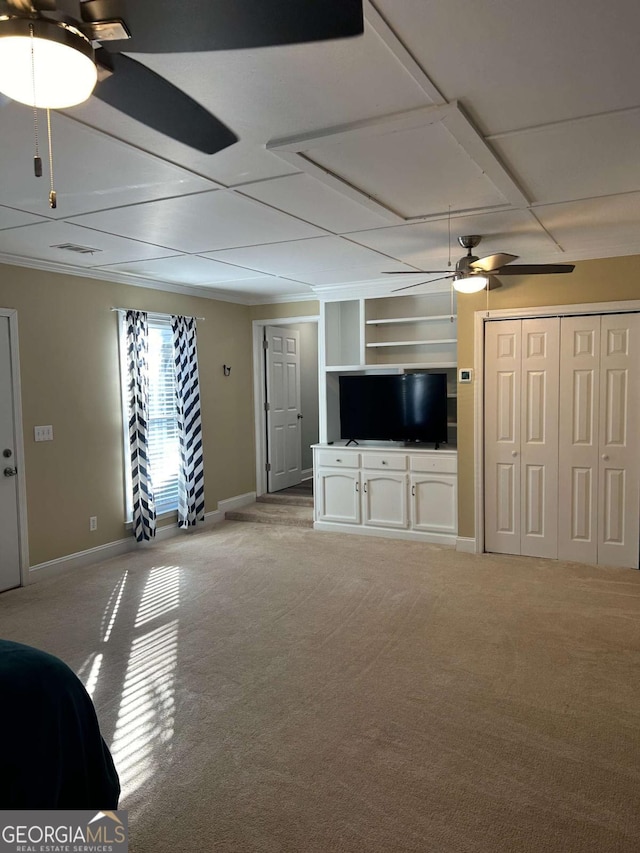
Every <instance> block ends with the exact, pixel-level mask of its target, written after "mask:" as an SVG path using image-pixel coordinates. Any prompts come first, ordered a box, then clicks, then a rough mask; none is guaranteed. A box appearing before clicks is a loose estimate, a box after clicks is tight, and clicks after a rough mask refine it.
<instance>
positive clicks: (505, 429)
mask: <svg viewBox="0 0 640 853" xmlns="http://www.w3.org/2000/svg"><path fill="white" fill-rule="evenodd" d="M521 333H522V321H521V320H505V321H503V322H500V323H485V385H484V387H485V460H484V464H485V469H484V470H485V548H486V550H487V551H493V552H496V553H498V554H519V553H520V527H521V511H520V507H521V502H520V491H521V490H520V420H521V418H520V406H521V403H520V398H521V393H520V389H521V356H520V345H521V337H522V334H521Z"/></svg>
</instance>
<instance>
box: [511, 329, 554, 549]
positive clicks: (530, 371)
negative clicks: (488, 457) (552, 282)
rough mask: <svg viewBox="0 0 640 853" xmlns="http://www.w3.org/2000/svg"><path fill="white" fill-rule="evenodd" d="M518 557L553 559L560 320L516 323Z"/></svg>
mask: <svg viewBox="0 0 640 853" xmlns="http://www.w3.org/2000/svg"><path fill="white" fill-rule="evenodd" d="M521 353H522V363H521V367H522V380H521V389H522V394H521V410H520V415H521V426H520V481H521V486H522V497H521V504H520V513H521V516H520V543H521V547H520V553H521V554H524V555H526V556H529V557H557V556H558V389H559V376H558V361H559V358H560V319H559V318H558V317H538V318H534V319H531V320H523V321H522V347H521Z"/></svg>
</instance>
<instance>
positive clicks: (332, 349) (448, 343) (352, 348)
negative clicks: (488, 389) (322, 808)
mask: <svg viewBox="0 0 640 853" xmlns="http://www.w3.org/2000/svg"><path fill="white" fill-rule="evenodd" d="M322 318H323V329H324V332H323V342H324V349H323V357H322V358H321V376H320V382H321V388H322V391H321V418H320V420H321V424H320V436H321V438H320V440H321V441H338V440H339V439H340V412H339V377H340V375H343V374H347V373H371V372H395V373H402V372H408V371H411V372H415V371H432V372H433V371H437V372H446V374H447V387H448V391H449V427H450V436H449V443H450V446H454V447H455V444H456V437H457V436H456V422H457V412H456V404H457V400H456V380H457V377H456V365H457V314H456V312H455V305H453V306H452V305H451V296H450V294H449V293H448V292H437V293H428V294H420V295H405V296H386V297H372V298H364V299H345V300H340V301H335V302H329V301H328V302H324V303H323V305H322Z"/></svg>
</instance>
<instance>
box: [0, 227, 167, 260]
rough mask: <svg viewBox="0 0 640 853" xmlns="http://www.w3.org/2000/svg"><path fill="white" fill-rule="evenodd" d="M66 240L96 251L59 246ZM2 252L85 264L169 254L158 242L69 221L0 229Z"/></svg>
mask: <svg viewBox="0 0 640 853" xmlns="http://www.w3.org/2000/svg"><path fill="white" fill-rule="evenodd" d="M65 243H70V244H72V245H74V246H81V247H84V248H87V249H93V250H95V251H94V252H93V253H87V254H80V253H77V252H72V251H69V250H67V249H59V248H55V247H56V246H59V245H61V244H65ZM0 252H3V253H6V254H9V255H18V256H20V257H26V258H37V259H38V260H43V261H51V262H52V263H57V264H68V265H70V266H77V267H83V268H85V267H94V266H97V265H98V264H109V263H111V264H113V263H118V262H124V261H133V260H139V259H142V258H159V257H162V256H163V255H166V254H167V252H166V250H165V249H161V248H159V247H158V246H149V245H147V244H145V243H137V242H136V241H135V240H127V239H125V238H123V237H113V236H111V235H110V234H102V233H100V232H99V231H91V230H90V229H88V228H80V227H79V226H78V225H69V224H68V223H66V222H45V223H43V224H39V225H26V226H24V227H23V228H12V229H10V230H7V231H0Z"/></svg>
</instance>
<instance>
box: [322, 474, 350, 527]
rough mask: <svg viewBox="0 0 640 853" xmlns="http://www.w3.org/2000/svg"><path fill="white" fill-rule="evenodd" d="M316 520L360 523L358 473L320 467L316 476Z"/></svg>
mask: <svg viewBox="0 0 640 853" xmlns="http://www.w3.org/2000/svg"><path fill="white" fill-rule="evenodd" d="M316 487H317V489H316V491H317V502H318V521H337V522H340V523H341V524H360V473H359V472H358V471H348V470H346V471H332V470H329V469H323V468H320V469H319V470H318V474H317V477H316Z"/></svg>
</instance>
